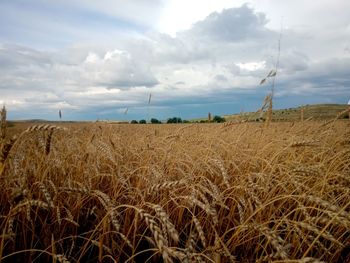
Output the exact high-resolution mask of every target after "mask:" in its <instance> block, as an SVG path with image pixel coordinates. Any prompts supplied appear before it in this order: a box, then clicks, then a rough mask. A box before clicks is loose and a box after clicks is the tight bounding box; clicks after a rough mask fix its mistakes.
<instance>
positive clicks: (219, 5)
mask: <svg viewBox="0 0 350 263" xmlns="http://www.w3.org/2000/svg"><path fill="white" fill-rule="evenodd" d="M349 13H350V1H349V0H318V1H304V0H293V1H292V0H285V1H281V0H253V1H248V2H247V1H240V0H230V1H229V0H215V1H212V0H128V1H122V0H99V1H86V0H60V1H53V0H52V1H51V0H0V104H5V105H6V107H7V109H8V115H9V118H11V119H34V118H43V119H52V120H57V119H58V110H59V109H61V110H62V114H63V118H64V119H66V120H96V119H126V120H131V119H141V118H145V119H147V118H148V117H156V118H159V119H166V118H168V117H173V116H179V117H182V118H196V117H205V116H206V115H207V113H208V112H211V113H212V114H217V115H221V114H229V113H236V112H240V111H253V110H257V109H258V108H259V107H260V106H261V104H262V101H263V99H264V96H265V95H266V94H267V93H268V92H269V91H270V89H271V82H267V83H265V84H264V85H261V86H260V85H259V83H260V80H261V79H262V78H264V77H265V76H266V75H267V74H268V73H269V72H270V70H271V69H273V68H274V65H275V64H276V60H277V57H278V41H279V39H280V40H281V52H280V63H279V68H278V74H277V78H276V86H275V104H274V105H275V107H277V108H283V107H292V106H299V105H302V104H313V103H347V102H348V100H349V98H350V16H349ZM281 28H282V36H281V37H280V32H281ZM149 94H152V99H151V104H150V105H148V99H149ZM126 109H128V110H127V114H125V112H126Z"/></svg>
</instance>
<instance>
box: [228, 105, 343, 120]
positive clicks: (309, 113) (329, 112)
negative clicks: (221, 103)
mask: <svg viewBox="0 0 350 263" xmlns="http://www.w3.org/2000/svg"><path fill="white" fill-rule="evenodd" d="M347 107H348V105H346V104H316V105H305V106H300V107H296V108H287V109H276V110H273V112H272V116H273V117H272V118H273V120H275V121H295V120H300V118H301V111H302V109H303V111H304V113H303V114H304V119H305V120H306V119H313V120H322V119H331V118H335V117H336V116H337V114H339V113H340V112H342V111H344V110H345V109H346V108H347ZM260 116H261V114H260V113H258V112H244V113H240V114H231V115H224V116H223V117H224V118H225V119H226V120H227V121H232V120H238V119H240V120H251V121H253V120H256V119H258V118H259V117H260ZM264 116H265V114H263V115H262V117H264ZM340 118H348V115H347V114H343V115H342V116H340Z"/></svg>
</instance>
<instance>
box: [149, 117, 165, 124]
mask: <svg viewBox="0 0 350 263" xmlns="http://www.w3.org/2000/svg"><path fill="white" fill-rule="evenodd" d="M151 123H153V124H157V123H162V122H161V121H159V120H158V119H155V118H152V119H151Z"/></svg>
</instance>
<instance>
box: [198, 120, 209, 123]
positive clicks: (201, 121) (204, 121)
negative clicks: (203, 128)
mask: <svg viewBox="0 0 350 263" xmlns="http://www.w3.org/2000/svg"><path fill="white" fill-rule="evenodd" d="M207 122H208V121H207V120H200V121H199V123H207Z"/></svg>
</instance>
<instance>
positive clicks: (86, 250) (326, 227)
mask: <svg viewBox="0 0 350 263" xmlns="http://www.w3.org/2000/svg"><path fill="white" fill-rule="evenodd" d="M1 144H2V156H1V163H0V164H1V167H0V169H1V170H0V173H1V175H0V187H1V191H0V202H1V208H0V226H1V228H0V229H1V233H0V261H1V262H216V263H218V262H346V261H347V260H348V261H349V260H350V256H349V253H350V252H349V251H350V243H349V242H350V123H349V122H348V121H334V122H328V123H327V124H325V123H324V122H322V121H304V122H284V123H274V122H273V123H271V124H270V126H269V127H266V126H265V125H264V124H263V123H237V124H235V123H231V124H226V125H225V124H173V125H171V124H161V125H138V124H135V125H131V124H118V125H113V124H105V123H91V124H84V125H82V126H80V125H69V126H67V127H64V125H63V126H53V125H37V126H34V127H32V128H29V129H27V130H24V131H22V132H18V133H17V138H16V139H13V140H9V139H4V140H3V141H2V142H1Z"/></svg>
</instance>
